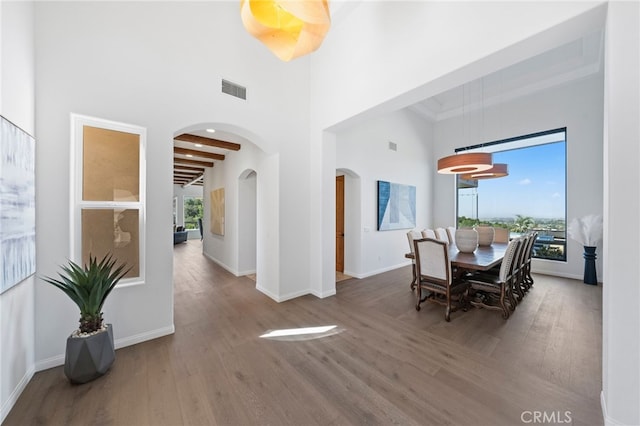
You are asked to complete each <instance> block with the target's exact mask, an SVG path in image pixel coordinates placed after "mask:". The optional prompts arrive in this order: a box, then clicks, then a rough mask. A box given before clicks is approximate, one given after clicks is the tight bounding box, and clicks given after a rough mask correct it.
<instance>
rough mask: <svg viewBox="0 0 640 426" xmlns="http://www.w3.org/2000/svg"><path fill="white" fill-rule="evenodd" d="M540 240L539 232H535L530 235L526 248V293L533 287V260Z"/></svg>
mask: <svg viewBox="0 0 640 426" xmlns="http://www.w3.org/2000/svg"><path fill="white" fill-rule="evenodd" d="M537 238H538V232H537V231H534V232H532V233H531V234H530V235H529V243H528V245H527V248H526V257H525V260H524V285H525V291H529V290H530V289H531V287H533V277H532V276H531V258H532V257H533V245H534V244H535V243H536V239H537Z"/></svg>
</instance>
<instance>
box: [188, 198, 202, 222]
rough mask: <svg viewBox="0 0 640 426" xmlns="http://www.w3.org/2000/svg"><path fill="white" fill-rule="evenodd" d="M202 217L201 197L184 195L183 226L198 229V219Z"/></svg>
mask: <svg viewBox="0 0 640 426" xmlns="http://www.w3.org/2000/svg"><path fill="white" fill-rule="evenodd" d="M200 218H202V197H188V196H185V197H184V227H185V229H198V219H200Z"/></svg>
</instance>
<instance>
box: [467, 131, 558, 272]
mask: <svg viewBox="0 0 640 426" xmlns="http://www.w3.org/2000/svg"><path fill="white" fill-rule="evenodd" d="M473 150H477V151H480V150H481V151H484V152H492V153H493V162H494V163H506V164H508V167H509V176H507V177H503V178H497V179H479V180H464V179H461V178H460V177H459V176H458V179H457V191H458V197H457V198H458V204H457V210H458V226H459V227H468V226H473V225H476V224H479V223H481V224H487V225H492V226H494V227H504V228H508V229H509V230H510V231H511V236H512V237H514V236H517V235H520V234H522V233H525V232H527V231H531V230H536V231H538V233H539V234H538V239H537V240H536V242H535V244H534V254H533V255H534V256H535V257H537V258H542V259H551V260H561V261H565V260H566V253H565V245H566V129H556V130H552V131H547V132H541V133H536V134H533V135H526V136H521V137H517V138H512V139H508V140H504V141H497V142H491V143H487V144H483V145H482V146H474V147H468V148H461V149H458V150H456V151H465V152H471V151H473Z"/></svg>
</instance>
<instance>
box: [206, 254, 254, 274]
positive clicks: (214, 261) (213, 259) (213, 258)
mask: <svg viewBox="0 0 640 426" xmlns="http://www.w3.org/2000/svg"><path fill="white" fill-rule="evenodd" d="M202 254H204V256H205V257H206V258H207V259H209V260H210V261H212V262H213V263H215V264H216V265H219V266H220V267H222V268H223V269H225V270H226V271H227V272H230V273H232V274H233V275H234V276H236V277H240V276H242V275H246V274H240V273H239V272H238V271H237V270H235V269H233V268H232V267H231V266H229V265H227V264H225V263H223V262H221V261H219V260H218V259H216V258H215V257H211V256H210V255H209V254H207V253H204V252H203V253H202ZM249 273H251V272H249Z"/></svg>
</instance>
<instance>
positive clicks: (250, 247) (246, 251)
mask: <svg viewBox="0 0 640 426" xmlns="http://www.w3.org/2000/svg"><path fill="white" fill-rule="evenodd" d="M257 180H258V175H257V174H256V172H255V171H254V170H253V169H251V170H246V171H245V172H244V173H243V174H242V175H240V177H239V178H238V274H240V275H247V274H252V273H255V272H256V247H257V238H256V233H257V231H258V229H257V224H258V223H257V214H256V213H257V208H258V205H257V201H258V198H257V196H258V195H257V185H258V183H257Z"/></svg>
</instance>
